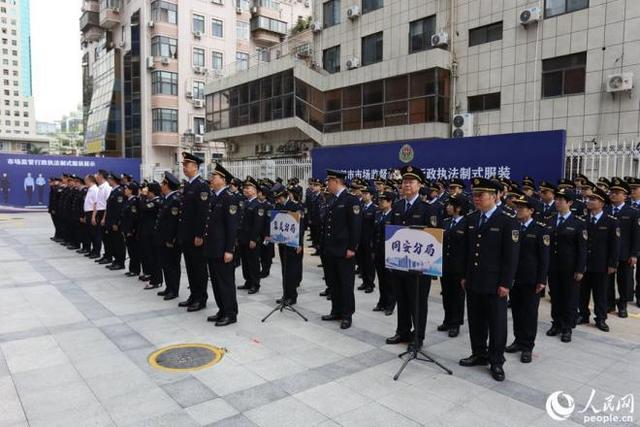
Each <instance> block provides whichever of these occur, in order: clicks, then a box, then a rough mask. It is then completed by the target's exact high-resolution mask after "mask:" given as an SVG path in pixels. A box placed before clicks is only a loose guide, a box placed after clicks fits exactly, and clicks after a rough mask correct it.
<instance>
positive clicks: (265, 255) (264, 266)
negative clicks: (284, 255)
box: [260, 243, 275, 276]
mask: <svg viewBox="0 0 640 427" xmlns="http://www.w3.org/2000/svg"><path fill="white" fill-rule="evenodd" d="M274 255H275V249H274V244H273V243H268V244H266V245H265V244H261V245H260V273H261V274H262V275H266V276H268V275H269V272H270V271H271V264H273V257H274Z"/></svg>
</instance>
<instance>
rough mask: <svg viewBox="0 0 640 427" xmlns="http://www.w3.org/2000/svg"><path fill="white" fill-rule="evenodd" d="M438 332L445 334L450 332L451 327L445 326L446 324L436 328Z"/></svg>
mask: <svg viewBox="0 0 640 427" xmlns="http://www.w3.org/2000/svg"><path fill="white" fill-rule="evenodd" d="M436 329H437V330H438V332H444V331H448V330H449V326H448V325H445V324H444V323H442V324H440V325H438V327H437V328H436Z"/></svg>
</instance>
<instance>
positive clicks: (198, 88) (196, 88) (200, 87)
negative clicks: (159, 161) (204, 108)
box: [193, 81, 204, 99]
mask: <svg viewBox="0 0 640 427" xmlns="http://www.w3.org/2000/svg"><path fill="white" fill-rule="evenodd" d="M193 99H204V82H199V81H195V82H193Z"/></svg>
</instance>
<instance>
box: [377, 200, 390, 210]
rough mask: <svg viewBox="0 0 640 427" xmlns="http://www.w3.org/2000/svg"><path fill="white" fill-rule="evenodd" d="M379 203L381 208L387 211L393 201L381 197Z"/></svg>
mask: <svg viewBox="0 0 640 427" xmlns="http://www.w3.org/2000/svg"><path fill="white" fill-rule="evenodd" d="M378 204H379V206H380V209H382V210H383V211H386V210H387V209H389V208H390V207H391V201H390V200H387V199H380V200H379V201H378Z"/></svg>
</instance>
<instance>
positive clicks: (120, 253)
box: [105, 172, 127, 270]
mask: <svg viewBox="0 0 640 427" xmlns="http://www.w3.org/2000/svg"><path fill="white" fill-rule="evenodd" d="M120 181H121V178H120V175H116V174H115V173H113V172H111V173H110V174H109V184H111V185H112V189H111V193H109V198H108V199H107V211H106V213H105V230H106V233H108V234H107V236H108V240H109V250H110V252H111V254H112V255H113V263H112V264H111V265H107V268H108V269H109V270H124V259H125V257H126V254H127V250H126V245H125V241H124V236H123V235H122V231H121V230H120V219H121V218H122V209H123V207H124V201H125V199H124V189H123V187H122V185H120Z"/></svg>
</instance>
